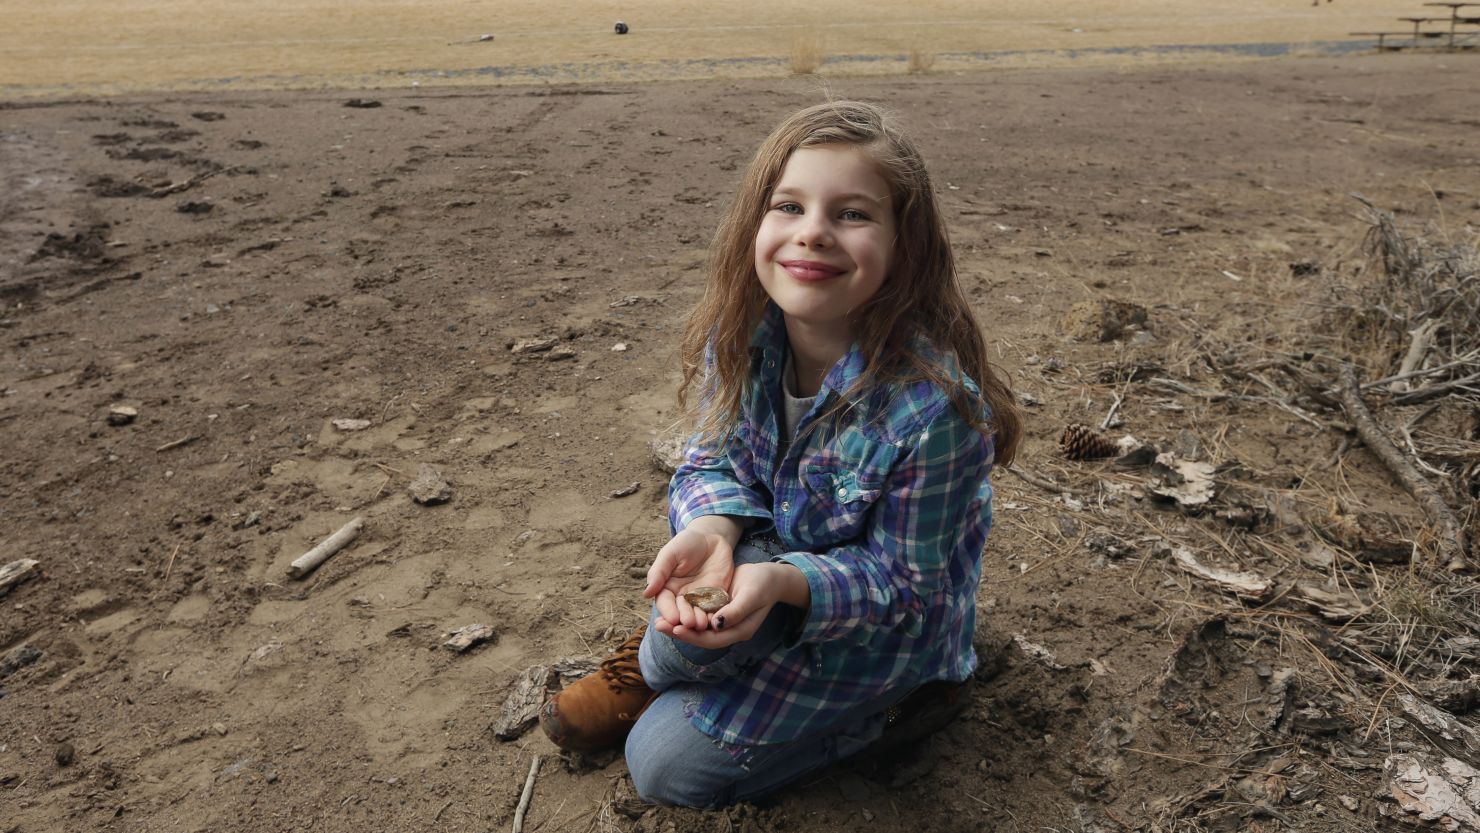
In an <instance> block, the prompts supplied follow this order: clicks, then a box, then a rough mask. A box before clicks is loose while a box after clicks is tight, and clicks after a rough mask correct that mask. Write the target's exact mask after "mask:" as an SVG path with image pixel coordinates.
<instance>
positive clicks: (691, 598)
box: [683, 587, 730, 613]
mask: <svg viewBox="0 0 1480 833" xmlns="http://www.w3.org/2000/svg"><path fill="white" fill-rule="evenodd" d="M683 600H684V601H686V602H688V603H689V604H691V605H693V606H694V607H697V608H699V609H700V610H702V611H704V612H705V613H714V612H715V611H717V610H719V609H720V608H722V607H724V606H725V605H727V604H729V603H730V594H729V593H726V592H725V591H723V590H721V589H719V588H718V587H694V588H691V589H689V590H685V591H684V593H683Z"/></svg>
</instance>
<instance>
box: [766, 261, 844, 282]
mask: <svg viewBox="0 0 1480 833" xmlns="http://www.w3.org/2000/svg"><path fill="white" fill-rule="evenodd" d="M781 268H782V269H785V270H786V274H788V275H791V276H792V277H793V278H796V279H797V280H799V281H805V282H809V283H810V282H815V281H825V280H827V279H829V278H836V277H837V276H838V275H841V274H843V272H844V271H845V270H843V269H839V268H838V267H836V266H829V265H828V264H826V263H820V262H818V261H815V260H783V261H781Z"/></svg>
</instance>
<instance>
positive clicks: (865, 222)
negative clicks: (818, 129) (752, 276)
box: [755, 145, 895, 341]
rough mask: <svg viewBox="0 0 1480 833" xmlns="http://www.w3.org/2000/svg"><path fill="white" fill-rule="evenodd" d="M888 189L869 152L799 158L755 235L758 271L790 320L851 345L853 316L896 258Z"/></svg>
mask: <svg viewBox="0 0 1480 833" xmlns="http://www.w3.org/2000/svg"><path fill="white" fill-rule="evenodd" d="M894 234H895V226H894V205H893V201H892V200H891V199H890V197H889V184H888V183H887V182H885V181H884V178H883V177H882V176H880V175H879V171H878V167H877V165H876V164H875V163H874V161H873V159H872V158H871V157H870V156H869V155H868V153H866V152H865V151H863V150H861V149H859V148H856V147H850V146H847V145H818V146H816V147H808V148H799V149H798V150H796V151H793V152H792V154H791V157H790V158H788V159H787V160H786V166H785V167H784V168H782V170H781V179H780V181H778V182H777V183H776V187H775V189H774V190H773V191H772V193H771V201H770V204H769V205H767V206H766V213H765V216H764V217H763V218H762V219H761V225H760V229H759V230H758V231H757V232H756V235H755V271H756V274H757V275H759V276H760V281H761V286H763V287H765V290H766V294H767V295H769V296H771V300H773V301H775V302H776V305H777V306H779V307H781V311H782V312H784V313H786V316H787V318H788V319H791V320H794V321H796V322H800V323H802V324H805V325H807V326H808V327H810V328H815V329H817V330H818V331H820V332H826V333H830V334H833V335H836V336H838V337H845V338H847V339H848V340H849V341H851V339H852V336H853V330H852V324H851V323H850V321H849V313H851V312H852V311H853V310H855V309H857V308H858V307H859V306H860V305H862V304H863V303H864V302H865V301H867V300H868V299H870V298H872V297H873V296H874V293H875V292H877V291H878V290H879V286H880V285H882V284H883V283H884V279H885V277H887V273H888V270H889V263H890V259H891V258H892V257H893V254H894Z"/></svg>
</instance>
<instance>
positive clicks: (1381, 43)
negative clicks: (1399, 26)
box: [1348, 32, 1408, 52]
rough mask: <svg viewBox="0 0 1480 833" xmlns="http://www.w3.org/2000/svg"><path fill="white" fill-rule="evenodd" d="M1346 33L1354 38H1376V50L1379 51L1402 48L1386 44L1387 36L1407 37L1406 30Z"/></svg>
mask: <svg viewBox="0 0 1480 833" xmlns="http://www.w3.org/2000/svg"><path fill="white" fill-rule="evenodd" d="M1348 34H1350V35H1351V36H1352V37H1354V38H1377V51H1379V52H1381V51H1382V50H1384V49H1391V50H1393V51H1394V52H1396V51H1398V50H1400V49H1402V48H1403V47H1401V46H1388V45H1387V39H1388V37H1389V36H1392V37H1395V38H1396V37H1405V38H1406V37H1408V33H1407V32H1349V33H1348Z"/></svg>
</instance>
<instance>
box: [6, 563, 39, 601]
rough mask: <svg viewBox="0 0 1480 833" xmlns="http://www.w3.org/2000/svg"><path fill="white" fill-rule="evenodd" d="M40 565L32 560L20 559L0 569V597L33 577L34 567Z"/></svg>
mask: <svg viewBox="0 0 1480 833" xmlns="http://www.w3.org/2000/svg"><path fill="white" fill-rule="evenodd" d="M40 563H41V562H40V561H37V560H36V559H34V558H20V559H17V560H15V561H12V562H10V563H9V564H6V565H5V566H4V567H0V596H4V595H5V594H6V593H9V592H10V588H12V587H15V586H16V585H17V584H20V583H21V582H23V581H25V580H27V579H29V578H31V577H32V576H34V575H35V574H36V567H37V565H39V564H40Z"/></svg>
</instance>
